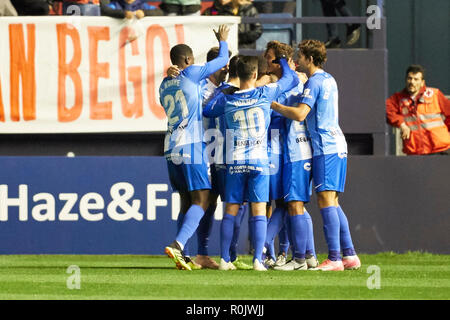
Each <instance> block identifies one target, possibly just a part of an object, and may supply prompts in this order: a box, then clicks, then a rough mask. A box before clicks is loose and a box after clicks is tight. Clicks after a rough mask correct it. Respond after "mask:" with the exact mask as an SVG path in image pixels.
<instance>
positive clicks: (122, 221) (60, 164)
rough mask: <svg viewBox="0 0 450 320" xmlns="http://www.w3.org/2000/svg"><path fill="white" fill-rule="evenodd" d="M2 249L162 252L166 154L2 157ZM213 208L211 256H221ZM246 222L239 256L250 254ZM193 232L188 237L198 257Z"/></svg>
mask: <svg viewBox="0 0 450 320" xmlns="http://www.w3.org/2000/svg"><path fill="white" fill-rule="evenodd" d="M0 164H1V168H2V169H1V170H0V254H151V255H153V254H164V247H165V246H166V245H168V244H169V243H170V242H172V241H173V239H174V237H175V233H176V219H177V216H178V212H179V195H178V193H174V192H173V191H172V189H171V187H170V183H169V178H168V174H167V166H166V161H165V159H164V158H163V157H0ZM222 214H223V208H222V206H221V205H219V206H218V210H216V214H215V223H214V226H213V230H212V235H211V239H210V246H209V253H210V254H211V255H218V254H219V253H220V248H219V234H220V221H218V220H221V216H222ZM247 231H248V224H247V221H246V219H244V221H243V224H242V228H241V235H240V240H239V247H238V251H239V253H246V252H247V251H248V240H247V234H248V233H247ZM196 246H197V238H196V235H195V234H194V236H193V237H192V238H191V240H190V241H189V249H190V252H191V254H192V255H195V254H196V251H197V250H196Z"/></svg>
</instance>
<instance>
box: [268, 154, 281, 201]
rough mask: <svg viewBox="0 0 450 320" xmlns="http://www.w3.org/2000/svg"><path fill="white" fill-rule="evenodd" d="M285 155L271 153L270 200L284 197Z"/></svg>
mask: <svg viewBox="0 0 450 320" xmlns="http://www.w3.org/2000/svg"><path fill="white" fill-rule="evenodd" d="M283 162H284V159H283V155H282V154H277V153H271V154H270V163H269V174H270V178H269V201H272V200H278V199H282V198H283V196H284V193H283Z"/></svg>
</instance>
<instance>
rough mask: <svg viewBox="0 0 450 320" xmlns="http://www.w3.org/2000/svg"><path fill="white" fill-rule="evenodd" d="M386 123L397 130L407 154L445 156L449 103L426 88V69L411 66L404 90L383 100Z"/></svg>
mask: <svg viewBox="0 0 450 320" xmlns="http://www.w3.org/2000/svg"><path fill="white" fill-rule="evenodd" d="M386 117H387V122H388V123H389V124H390V125H391V126H394V127H397V128H400V130H401V137H402V140H403V152H404V153H406V154H407V155H424V154H448V152H449V150H450V133H449V130H450V100H449V99H447V98H446V97H445V96H444V94H443V93H442V92H441V91H440V90H439V89H435V88H430V87H427V86H426V85H425V69H424V68H423V67H422V66H420V65H411V66H409V67H408V69H407V70H406V87H405V88H404V89H403V90H402V91H400V92H397V93H395V94H393V95H392V96H391V97H389V98H388V99H387V100H386Z"/></svg>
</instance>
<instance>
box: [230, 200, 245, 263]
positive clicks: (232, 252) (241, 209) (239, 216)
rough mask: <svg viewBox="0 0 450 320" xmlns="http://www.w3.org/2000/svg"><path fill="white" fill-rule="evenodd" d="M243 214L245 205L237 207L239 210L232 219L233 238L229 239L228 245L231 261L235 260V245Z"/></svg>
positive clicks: (236, 244)
mask: <svg viewBox="0 0 450 320" xmlns="http://www.w3.org/2000/svg"><path fill="white" fill-rule="evenodd" d="M244 216H245V206H244V205H241V206H240V207H239V211H238V213H237V215H236V218H235V219H234V228H233V238H232V239H231V245H230V259H231V261H234V260H236V258H237V246H238V241H239V233H240V231H241V224H242V220H244Z"/></svg>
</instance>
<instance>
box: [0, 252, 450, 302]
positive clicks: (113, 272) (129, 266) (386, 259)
mask: <svg viewBox="0 0 450 320" xmlns="http://www.w3.org/2000/svg"><path fill="white" fill-rule="evenodd" d="M215 258H216V259H217V257H215ZM324 258H325V255H323V254H321V255H319V260H321V261H322V260H323V259H324ZM360 258H361V261H362V264H363V265H362V267H361V269H360V270H355V271H344V272H321V271H295V272H286V271H274V270H269V271H268V272H257V271H253V270H250V271H240V270H239V271H217V270H195V271H180V270H176V269H175V268H174V264H173V262H172V261H171V260H170V259H169V258H167V257H166V256H144V255H0V299H1V300H30V299H40V300H47V299H50V300H53V299H58V300H61V299H81V300H95V299H102V300H109V299H113V300H117V299H120V300H122V299H133V300H142V299H145V300H159V299H164V300H229V299H232V300H278V299H280V300H303V299H313V300H333V299H340V300H341V299H344V300H346V299H350V300H371V299H376V300H384V299H390V300H397V299H401V300H409V299H419V300H427V299H438V300H448V299H449V298H450V255H434V254H429V253H419V252H410V253H406V254H395V253H380V254H374V255H368V254H360ZM241 259H243V260H244V261H245V262H248V263H250V262H251V257H250V256H242V257H241ZM71 265H75V266H77V267H78V268H79V269H78V270H79V280H80V281H79V284H80V288H79V289H76V288H73V289H70V288H69V287H71V286H72V287H73V286H74V285H75V284H76V283H77V282H76V278H74V277H76V275H77V273H76V272H73V271H72V272H71V270H72V269H68V267H69V266H71ZM70 277H72V278H70ZM68 283H69V285H68ZM370 288H372V289H370Z"/></svg>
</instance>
